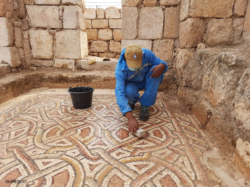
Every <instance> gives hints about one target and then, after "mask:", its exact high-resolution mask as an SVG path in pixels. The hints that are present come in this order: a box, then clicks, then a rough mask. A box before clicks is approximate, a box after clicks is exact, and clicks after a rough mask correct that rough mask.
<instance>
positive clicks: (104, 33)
mask: <svg viewBox="0 0 250 187" xmlns="http://www.w3.org/2000/svg"><path fill="white" fill-rule="evenodd" d="M112 35H113V34H112V30H111V29H100V30H98V40H112V38H113V36H112Z"/></svg>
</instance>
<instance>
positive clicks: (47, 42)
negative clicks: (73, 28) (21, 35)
mask: <svg viewBox="0 0 250 187" xmlns="http://www.w3.org/2000/svg"><path fill="white" fill-rule="evenodd" d="M29 33H30V44H31V47H32V55H33V58H44V59H51V58H53V49H52V43H53V37H52V35H51V34H49V32H48V31H47V30H30V31H29Z"/></svg>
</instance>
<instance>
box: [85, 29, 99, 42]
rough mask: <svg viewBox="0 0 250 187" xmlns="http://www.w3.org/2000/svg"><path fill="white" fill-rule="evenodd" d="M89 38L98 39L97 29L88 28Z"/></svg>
mask: <svg viewBox="0 0 250 187" xmlns="http://www.w3.org/2000/svg"><path fill="white" fill-rule="evenodd" d="M85 31H86V33H87V37H88V40H97V29H86V30H85Z"/></svg>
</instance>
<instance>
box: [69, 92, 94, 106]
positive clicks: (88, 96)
mask: <svg viewBox="0 0 250 187" xmlns="http://www.w3.org/2000/svg"><path fill="white" fill-rule="evenodd" d="M68 91H69V93H70V97H71V100H72V103H73V106H74V108H76V109H85V108H89V107H91V105H92V96H93V92H94V89H93V88H91V87H75V88H71V87H70V88H69V90H68Z"/></svg>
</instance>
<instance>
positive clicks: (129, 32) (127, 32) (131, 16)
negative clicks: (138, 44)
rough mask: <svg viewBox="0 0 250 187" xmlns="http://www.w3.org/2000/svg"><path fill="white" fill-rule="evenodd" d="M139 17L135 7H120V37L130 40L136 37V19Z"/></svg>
mask: <svg viewBox="0 0 250 187" xmlns="http://www.w3.org/2000/svg"><path fill="white" fill-rule="evenodd" d="M138 18H139V14H138V9H137V8H136V7H125V8H122V39H123V40H129V39H130V40H131V39H135V38H136V37H137V21H138Z"/></svg>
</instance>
